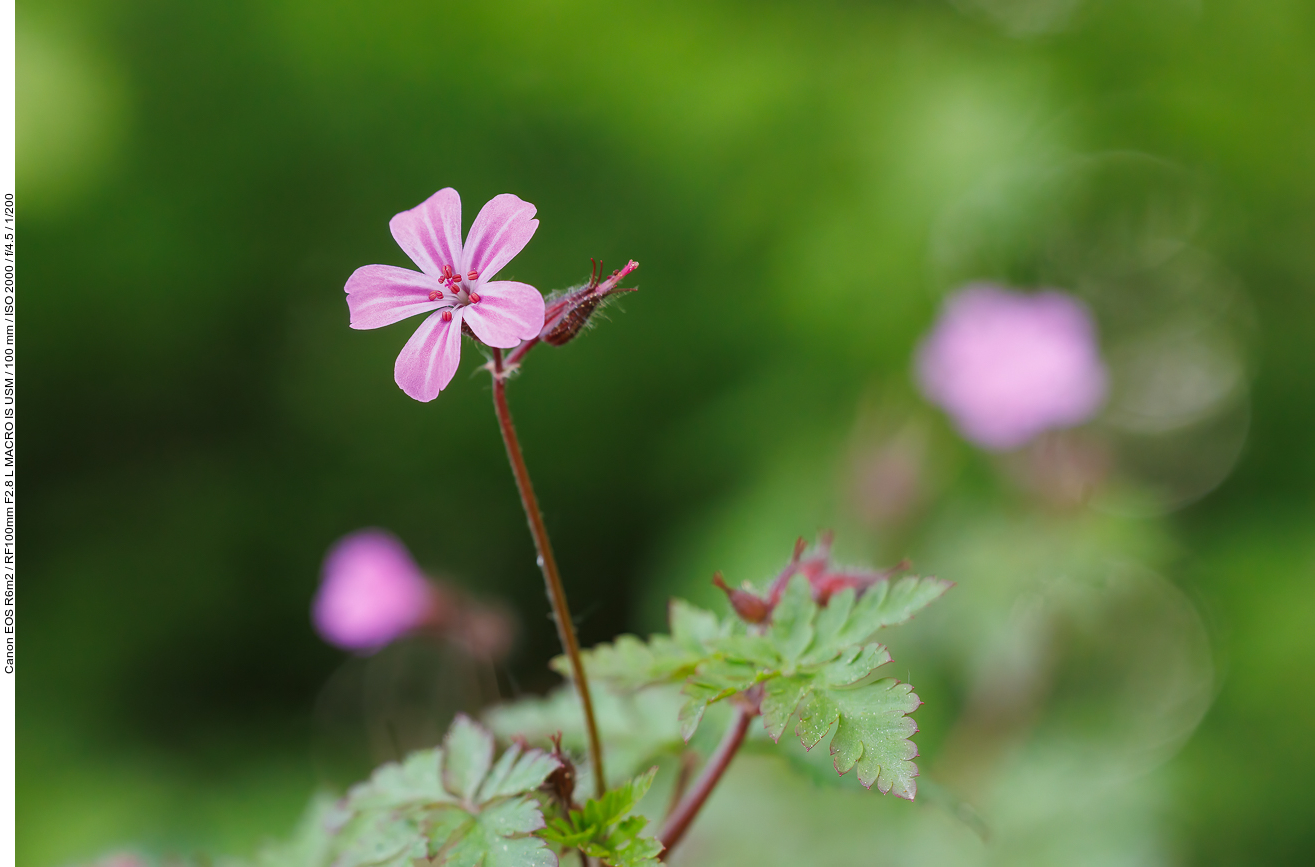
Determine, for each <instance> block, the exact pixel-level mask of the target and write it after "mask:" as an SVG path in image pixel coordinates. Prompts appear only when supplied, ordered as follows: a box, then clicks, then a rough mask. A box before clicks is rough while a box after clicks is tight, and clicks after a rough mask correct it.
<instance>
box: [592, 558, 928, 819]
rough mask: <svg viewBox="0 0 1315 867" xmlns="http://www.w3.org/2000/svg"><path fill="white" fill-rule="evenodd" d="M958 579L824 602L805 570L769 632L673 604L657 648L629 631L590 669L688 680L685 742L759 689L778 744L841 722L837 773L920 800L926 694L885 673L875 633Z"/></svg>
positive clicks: (810, 743)
mask: <svg viewBox="0 0 1315 867" xmlns="http://www.w3.org/2000/svg"><path fill="white" fill-rule="evenodd" d="M949 586H950V584H949V582H946V581H941V580H939V579H936V578H920V577H906V578H901V579H899V580H898V581H894V582H890V581H883V582H880V583H878V584H876V585H874V586H873V587H871V588H870V589H868V590H867V592H865V593H864V594H863V595H862V596H858V595H857V594H856V593H855V591H854V590H853V589H852V588H849V589H845V590H843V591H841V592H839V593H835V594H833V595H832V596H831V598H830V600H829V601H828V603H827V605H825V606H819V605H818V604H817V603H816V602H814V600H813V595H812V591H811V588H810V585H809V583H808V580H807V578H805V577H804V576H796V577H795V578H794V579H793V580H792V581H791V582H790V584H789V585H788V586H787V588H786V591H785V593H784V594H783V595H782V597H781V600H780V602H779V603H777V605H776V607H775V609H774V610H773V612H772V617H771V620H770V622H769V623H768V624H767V625H766V628H765V629H763V628H759V627H748V626H746V625H745V624H744V623H743V621H741V620H740V619H739V618H737V617H735V616H734V615H728V616H727V617H726V618H724V619H723V620H721V621H718V620H717V619H716V617H715V615H713V614H711V613H710V612H707V611H702V610H700V609H697V608H694V607H693V606H690V605H688V604H686V603H673V604H672V607H671V621H672V634H671V635H670V636H663V635H657V636H653V638H651V639H650V640H649V641H648V642H647V643H645V642H643V641H641V640H640V639H638V638H635V637H634V636H622V638H620V639H618V640H617V642H616V643H615V644H613V645H610V646H609V645H603V646H601V647H599V648H596V649H594V650H592V651H589V652H588V653H586V655H585V664H586V666H587V668H588V670H589V672H590V675H591V676H592V677H595V678H598V679H600V680H602V681H606V682H609V683H612V684H614V685H616V686H618V687H620V688H630V689H633V688H637V687H639V686H643V685H645V684H649V683H654V682H660V681H683V682H684V687H683V689H682V693H683V694H684V695H685V697H686V701H685V704H684V705H683V706H682V707H681V710H680V715H679V719H680V725H681V734H682V736H683V737H684V738H685V739H686V740H688V739H689V738H690V737H692V736H693V734H694V732H695V731H696V730H697V729H698V726H699V723H700V721H701V720H702V719H703V715H704V712H705V711H706V710H707V708H708V706H709V705H711V704H713V703H715V702H718V701H721V700H722V699H725V698H728V697H730V696H733V695H737V694H741V693H745V692H747V691H748V690H751V689H753V688H754V687H757V686H759V685H761V699H760V703H759V708H760V710H761V713H762V716H763V725H764V727H765V728H766V730H767V732H768V734H769V735H770V736H771V737H772V739H773V740H779V739H780V737H781V734H782V733H783V732H784V731H785V729H786V727H787V726H788V725H789V723H790V721H791V720H792V719H793V720H795V727H794V732H795V735H796V736H798V737H799V740H800V742H801V743H802V744H803V745H804V746H805V747H806V748H808V749H812V748H813V747H814V746H816V745H817V743H818V742H819V741H821V740H822V738H823V737H825V736H826V734H827V733H828V732H829V731H831V730H832V728H833V727H834V728H835V735H834V736H833V737H832V739H831V745H830V752H831V755H832V757H833V759H834V762H833V763H834V766H835V769H836V771H837V772H839V773H840V774H846V773H848V772H849V771H850V770H853V769H855V768H857V771H858V773H857V776H858V779H859V782H860V783H862V784H863V785H864V786H866V787H869V788H870V787H872V786H873V785H876V787H877V789H878V791H881V792H883V793H887V792H893V793H895V794H896V795H898V796H900V797H903V798H913V797H914V796H915V794H916V793H917V785H916V783H915V782H914V777H915V776H917V773H918V769H917V766H916V765H915V764H914V763H913V762H912V759H913V758H914V757H916V756H917V748H916V747H915V746H914V744H913V743H912V741H910V740H909V738H910V736H911V735H913V734H914V733H915V732H916V731H917V730H918V729H917V725H916V724H915V723H914V722H913V720H912V719H910V718H909V717H908V714H909V713H911V712H912V711H913V710H915V709H916V708H917V707H918V705H919V704H921V701H920V700H919V699H918V697H917V696H916V695H915V694H914V693H913V691H912V687H910V686H909V685H908V684H904V683H900V682H899V681H897V680H895V679H893V678H877V677H875V673H876V671H877V670H878V669H879V668H881V667H882V666H883V665H885V664H887V663H888V662H890V661H891V658H890V654H889V652H887V650H886V648H885V647H884V646H883V645H881V644H879V643H877V642H875V641H872V638H873V636H874V635H875V633H876V632H877V631H878V630H880V629H881V628H883V627H886V626H893V625H897V624H900V623H904V622H905V621H907V620H908V619H909V618H911V617H912V616H913V615H914V614H916V613H917V612H918V611H919V610H921V609H922V608H923V607H925V606H926V605H928V604H930V603H931V602H932V601H934V600H935V599H937V598H938V597H939V596H940V595H941V594H942V593H944V592H945V590H946V589H947V588H948V587H949Z"/></svg>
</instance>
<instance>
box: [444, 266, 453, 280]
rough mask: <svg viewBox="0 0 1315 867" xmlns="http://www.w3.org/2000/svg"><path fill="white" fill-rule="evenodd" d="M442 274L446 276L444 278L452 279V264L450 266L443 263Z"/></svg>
mask: <svg viewBox="0 0 1315 867" xmlns="http://www.w3.org/2000/svg"><path fill="white" fill-rule="evenodd" d="M443 276H444V277H446V278H447V279H449V280H451V279H452V266H451V265H444V266H443Z"/></svg>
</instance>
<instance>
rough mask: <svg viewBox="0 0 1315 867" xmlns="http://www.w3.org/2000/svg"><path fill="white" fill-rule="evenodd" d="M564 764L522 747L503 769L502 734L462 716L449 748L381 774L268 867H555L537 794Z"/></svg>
mask: <svg viewBox="0 0 1315 867" xmlns="http://www.w3.org/2000/svg"><path fill="white" fill-rule="evenodd" d="M556 768H557V760H556V759H555V758H553V757H552V756H550V755H548V754H547V753H545V752H543V751H542V750H526V749H524V748H522V747H520V746H512V747H511V748H510V749H508V750H507V751H506V752H505V753H503V754H502V757H501V758H500V759H499V760H498V762H497V764H494V763H493V735H492V734H491V733H490V732H488V731H487V730H486V729H484V728H483V727H482V726H480V725H478V724H477V723H475V722H474V721H472V720H471V719H470V718H469V717H466V716H458V717H457V719H456V720H455V721H453V723H452V727H451V728H450V729H448V732H447V735H446V737H445V738H444V739H443V748H442V749H431V750H422V751H420V752H417V753H413V754H411V755H410V756H408V757H407V758H406V760H405V761H404V762H402V763H401V764H398V763H395V762H390V763H388V764H386V765H383V766H381V767H380V768H378V769H376V770H375V772H374V774H373V775H371V777H370V779H369V780H366V781H365V782H363V783H359V784H357V785H356V786H353V787H352V788H351V790H350V791H349V792H348V793H347V796H346V797H345V798H343V799H342V800H341V801H339V802H337V803H329V804H324V803H321V804H319V805H318V806H317V807H316V808H315V810H314V811H313V812H312V813H311V814H310V815H309V816H308V818H307V819H306V820H305V822H303V828H302V830H301V831H300V832H299V833H298V836H297V837H296V838H294V840H293V841H292V842H291V843H289V844H286V845H284V846H281V847H275V848H271V849H269V850H268V851H267V853H265V854H262V856H261V860H259V861H258V862H257V863H258V864H259V865H260V867H416V865H432V867H438V865H454V867H552V865H555V864H556V863H557V857H556V855H555V854H554V853H553V852H552V850H551V849H549V848H548V847H547V846H546V844H545V843H544V842H543V841H542V840H540V839H538V838H537V837H534V836H532V834H533V832H535V831H537V830H539V829H540V828H542V827H543V824H544V818H543V812H542V809H541V807H540V805H539V801H538V798H537V797H536V796H535V793H536V791H537V789H538V788H539V786H540V785H542V784H543V781H544V780H545V779H546V778H547V777H548V775H549V774H550V773H552V771H553V770H554V769H556Z"/></svg>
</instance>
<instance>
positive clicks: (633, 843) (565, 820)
mask: <svg viewBox="0 0 1315 867" xmlns="http://www.w3.org/2000/svg"><path fill="white" fill-rule="evenodd" d="M656 774H657V768H651V769H649V771H648V772H647V773H644V774H641V775H639V776H638V777H635V778H634V779H632V780H630V781H628V782H626V783H623V784H622V785H620V786H618V787H617V788H615V789H611V790H609V791H607V792H605V793H604V794H603V796H602V797H601V798H590V799H589V800H588V801H586V802H585V804H584V807H582V808H580V809H572V810H570V811H569V813H568V814H567V815H558V816H552V817H550V818H549V819H548V824H547V827H545V828H544V829H543V830H542V831H540V832H539V836H540V837H542V838H543V839H545V840H548V841H549V842H551V843H556V844H557V845H559V846H561V847H563V848H565V849H579V850H580V851H582V852H584V854H585V855H587V856H589V857H590V858H598V859H599V860H600V861H601V862H602V863H603V864H605V865H609V867H655V865H657V863H658V860H657V858H658V855H660V854H662V844H661V843H659V842H658V841H657V840H655V839H653V838H652V837H644V836H640V833H641V832H642V831H643V830H644V827H645V826H646V825H647V824H648V820H647V819H645V818H644V817H643V816H640V815H632V813H633V811H634V809H635V806H636V805H637V804H638V803H639V801H640V799H642V798H643V797H644V795H645V794H646V793H647V792H648V789H649V786H651V785H652V784H653V777H654V776H655V775H656Z"/></svg>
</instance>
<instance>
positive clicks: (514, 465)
mask: <svg viewBox="0 0 1315 867" xmlns="http://www.w3.org/2000/svg"><path fill="white" fill-rule="evenodd" d="M493 408H494V410H495V411H496V412H497V414H498V427H499V428H501V429H502V441H503V443H505V444H506V446H507V459H508V460H509V461H510V462H511V472H512V475H514V476H515V477H516V488H517V489H518V490H519V491H520V495H521V505H522V506H524V507H525V517H526V518H527V519H528V520H529V522H530V535H531V536H533V537H534V547H535V549H536V550H537V551H538V553H539V568H540V569H542V570H543V580H544V582H545V583H546V584H547V585H548V601H549V602H551V603H552V613H553V619H554V620H556V621H557V635H558V637H559V638H561V640H562V649H563V650H564V651H565V652H566V658H567V659H568V660H570V663H571V676H572V677H573V678H574V680H575V689H576V692H578V693H579V694H580V704H581V706H582V707H583V708H584V725H585V731H586V732H587V733H588V735H589V764H590V765H592V766H593V769H594V788H595V790H596V791H597V793H598V794H597V797H600V798H601V797H602V796H603V793H604V792H606V791H607V783H606V778H605V777H604V776H603V744H602V742H601V741H600V740H599V739H598V724H597V723H596V722H595V721H594V701H593V697H592V696H591V695H590V694H589V681H588V680H587V679H586V678H585V673H584V662H583V661H582V660H581V659H580V641H579V639H578V638H576V636H575V623H574V622H573V621H572V620H571V609H570V608H569V607H568V606H567V604H566V590H565V589H564V588H563V587H562V576H561V573H560V572H558V571H557V560H556V558H554V557H553V553H552V543H551V542H549V541H548V528H547V527H546V526H545V525H544V523H543V513H542V512H540V511H539V501H538V499H537V498H536V497H535V496H534V485H532V484H531V483H530V471H529V469H527V468H526V466H525V456H524V455H523V454H521V444H520V441H519V440H518V439H517V438H516V426H515V424H513V423H512V420H511V409H510V408H509V407H508V406H507V380H506V377H505V376H504V375H503V367H502V350H500V349H494V350H493Z"/></svg>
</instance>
